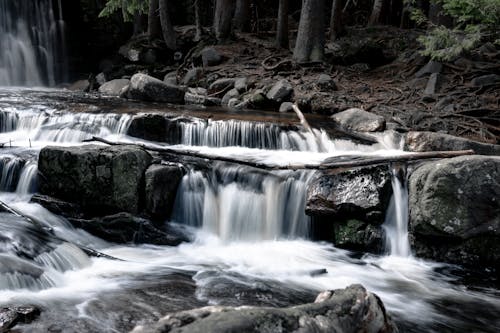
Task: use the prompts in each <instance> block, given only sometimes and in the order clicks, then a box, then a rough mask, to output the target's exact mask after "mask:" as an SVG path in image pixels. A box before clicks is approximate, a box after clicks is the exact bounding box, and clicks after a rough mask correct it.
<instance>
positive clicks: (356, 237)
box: [334, 220, 384, 253]
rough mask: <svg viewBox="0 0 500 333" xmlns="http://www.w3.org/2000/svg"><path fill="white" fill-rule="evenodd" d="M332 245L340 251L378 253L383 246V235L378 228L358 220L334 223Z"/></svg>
mask: <svg viewBox="0 0 500 333" xmlns="http://www.w3.org/2000/svg"><path fill="white" fill-rule="evenodd" d="M334 234H335V238H334V244H335V246H336V247H338V248H341V249H348V250H351V251H359V252H373V253H380V252H381V251H382V249H383V248H382V247H383V244H384V234H383V232H382V228H381V227H380V226H374V225H371V224H367V223H364V222H361V221H358V220H349V221H347V222H344V223H336V224H335V227H334Z"/></svg>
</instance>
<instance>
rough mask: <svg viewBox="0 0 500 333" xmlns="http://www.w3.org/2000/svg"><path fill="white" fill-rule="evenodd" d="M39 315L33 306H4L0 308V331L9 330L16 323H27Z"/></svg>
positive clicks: (38, 311) (38, 310)
mask: <svg viewBox="0 0 500 333" xmlns="http://www.w3.org/2000/svg"><path fill="white" fill-rule="evenodd" d="M39 315H40V309H38V308H36V307H34V306H18V307H5V308H1V309H0V332H2V333H3V332H11V331H10V329H11V328H13V327H14V326H16V325H17V324H28V323H30V322H32V321H33V320H35V319H36V318H37V317H38V316H39Z"/></svg>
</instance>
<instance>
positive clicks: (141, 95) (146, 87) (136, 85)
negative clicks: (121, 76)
mask: <svg viewBox="0 0 500 333" xmlns="http://www.w3.org/2000/svg"><path fill="white" fill-rule="evenodd" d="M184 94H185V91H184V89H182V88H180V87H178V86H175V85H171V84H167V83H165V82H163V81H161V80H158V79H156V78H154V77H152V76H149V75H146V74H142V73H138V74H135V75H134V76H132V78H131V79H130V86H129V89H128V97H130V98H132V99H138V100H143V101H150V102H164V103H172V104H183V103H184Z"/></svg>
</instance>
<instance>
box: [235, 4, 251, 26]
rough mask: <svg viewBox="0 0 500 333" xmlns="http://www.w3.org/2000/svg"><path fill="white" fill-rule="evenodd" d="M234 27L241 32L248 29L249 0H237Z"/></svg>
mask: <svg viewBox="0 0 500 333" xmlns="http://www.w3.org/2000/svg"><path fill="white" fill-rule="evenodd" d="M234 27H235V28H236V29H238V30H239V31H242V32H249V31H250V0H237V1H236V10H235V12H234Z"/></svg>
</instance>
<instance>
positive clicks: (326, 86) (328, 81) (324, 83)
mask: <svg viewBox="0 0 500 333" xmlns="http://www.w3.org/2000/svg"><path fill="white" fill-rule="evenodd" d="M316 84H317V86H318V88H319V89H320V90H321V91H331V90H337V86H336V85H335V81H334V80H333V79H332V77H331V76H330V75H328V74H320V75H319V77H318V81H317V83H316Z"/></svg>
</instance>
